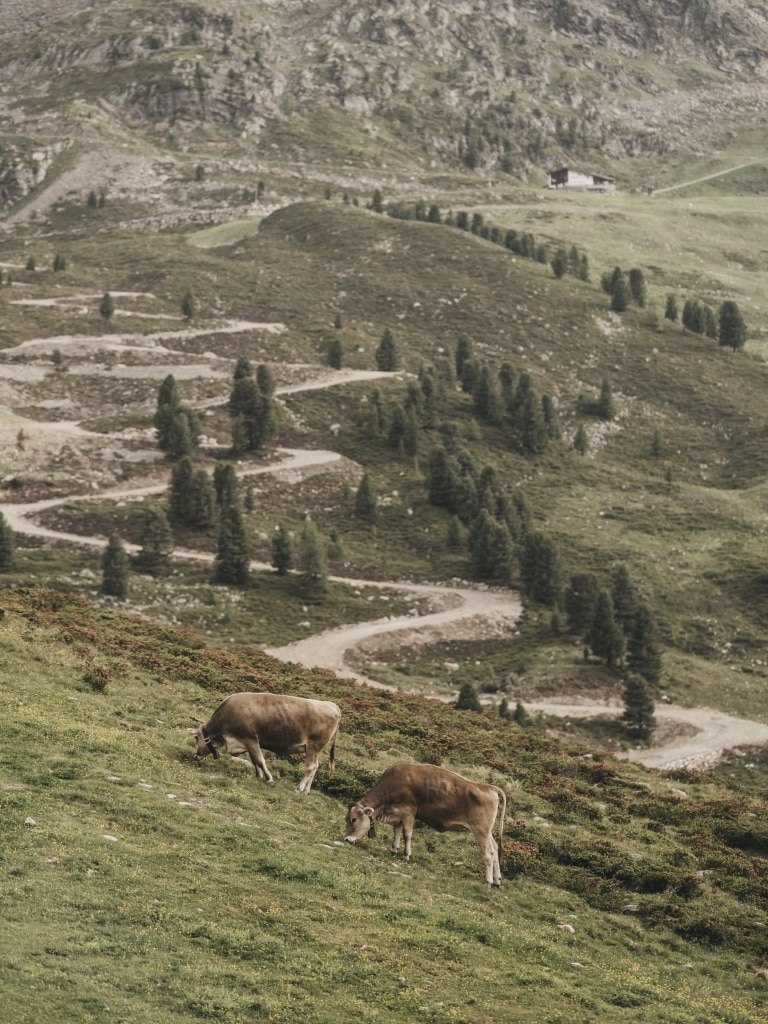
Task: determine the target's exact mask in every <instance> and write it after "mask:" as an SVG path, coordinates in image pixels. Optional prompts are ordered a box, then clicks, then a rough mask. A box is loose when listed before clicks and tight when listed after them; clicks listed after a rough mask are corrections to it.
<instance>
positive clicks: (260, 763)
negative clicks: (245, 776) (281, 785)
mask: <svg viewBox="0 0 768 1024" xmlns="http://www.w3.org/2000/svg"><path fill="white" fill-rule="evenodd" d="M243 743H244V745H245V748H246V750H247V751H248V753H249V754H250V757H251V761H253V766H254V768H255V769H256V777H257V778H259V779H265V780H266V782H267V784H268V785H270V786H274V784H275V780H274V779H273V778H272V776H271V775H270V773H269V768H267V762H266V761H265V760H264V754H263V753H262V751H261V746H260V744H259V741H258V740H251V739H247V740H243Z"/></svg>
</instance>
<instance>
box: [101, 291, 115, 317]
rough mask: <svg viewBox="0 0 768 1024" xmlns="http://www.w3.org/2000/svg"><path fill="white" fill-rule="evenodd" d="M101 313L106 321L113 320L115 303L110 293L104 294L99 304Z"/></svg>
mask: <svg viewBox="0 0 768 1024" xmlns="http://www.w3.org/2000/svg"><path fill="white" fill-rule="evenodd" d="M99 313H100V314H101V316H102V317H103V318H104V319H105V320H111V319H112V317H113V316H114V313H115V303H114V301H113V299H112V296H111V295H110V294H109V292H104V294H103V296H102V298H101V302H100V303H99Z"/></svg>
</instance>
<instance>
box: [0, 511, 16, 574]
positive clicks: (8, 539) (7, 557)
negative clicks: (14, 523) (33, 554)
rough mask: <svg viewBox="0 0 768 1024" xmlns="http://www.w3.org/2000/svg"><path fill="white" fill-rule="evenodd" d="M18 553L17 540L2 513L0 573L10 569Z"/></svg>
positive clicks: (0, 520) (0, 514)
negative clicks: (16, 552)
mask: <svg viewBox="0 0 768 1024" xmlns="http://www.w3.org/2000/svg"><path fill="white" fill-rule="evenodd" d="M15 551H16V538H15V535H14V532H13V530H12V529H11V527H10V525H9V524H8V520H7V519H6V518H5V516H4V515H3V513H2V512H0V572H3V571H5V570H6V569H10V568H11V567H12V565H13V560H14V555H15Z"/></svg>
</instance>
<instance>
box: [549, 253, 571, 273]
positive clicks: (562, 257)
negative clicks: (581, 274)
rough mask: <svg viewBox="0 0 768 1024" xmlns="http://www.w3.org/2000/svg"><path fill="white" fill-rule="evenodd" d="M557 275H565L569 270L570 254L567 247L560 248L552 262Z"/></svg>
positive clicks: (553, 270)
mask: <svg viewBox="0 0 768 1024" xmlns="http://www.w3.org/2000/svg"><path fill="white" fill-rule="evenodd" d="M550 266H551V267H552V273H553V274H554V275H555V277H565V275H566V273H567V272H568V256H567V254H566V251H565V249H562V248H560V249H558V250H557V252H556V253H555V255H554V256H553V257H552V261H551V263H550Z"/></svg>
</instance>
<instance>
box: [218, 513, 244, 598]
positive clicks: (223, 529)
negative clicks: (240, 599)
mask: <svg viewBox="0 0 768 1024" xmlns="http://www.w3.org/2000/svg"><path fill="white" fill-rule="evenodd" d="M249 563H250V559H249V555H248V540H247V538H246V535H245V525H244V523H243V513H242V511H241V509H240V505H239V503H237V502H232V503H231V504H229V505H226V506H225V507H224V508H222V510H221V516H220V519H219V535H218V542H217V547H216V571H215V575H214V579H215V580H216V582H217V583H225V584H229V585H231V586H235V587H243V586H245V585H246V583H247V582H248V579H249Z"/></svg>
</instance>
